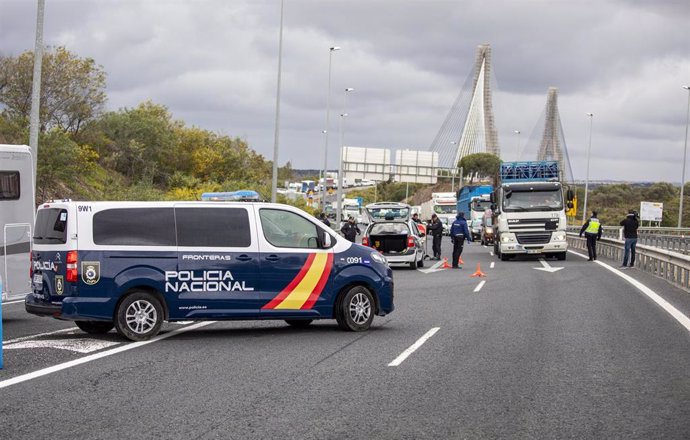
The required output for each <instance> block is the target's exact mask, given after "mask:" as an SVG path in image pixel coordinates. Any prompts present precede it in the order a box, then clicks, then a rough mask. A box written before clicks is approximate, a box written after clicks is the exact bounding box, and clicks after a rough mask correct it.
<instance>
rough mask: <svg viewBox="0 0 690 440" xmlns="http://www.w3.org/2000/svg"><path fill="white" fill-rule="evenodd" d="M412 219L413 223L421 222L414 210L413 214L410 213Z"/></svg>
mask: <svg viewBox="0 0 690 440" xmlns="http://www.w3.org/2000/svg"><path fill="white" fill-rule="evenodd" d="M412 221H413V222H415V223H421V222H422V221H421V220H420V219H419V214H417V213H416V212H415V213H414V214H412Z"/></svg>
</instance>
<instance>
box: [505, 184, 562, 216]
mask: <svg viewBox="0 0 690 440" xmlns="http://www.w3.org/2000/svg"><path fill="white" fill-rule="evenodd" d="M503 209H504V210H505V211H507V212H522V211H560V210H561V209H563V196H562V194H561V190H560V189H553V190H535V191H515V190H512V191H506V193H505V198H504V201H503Z"/></svg>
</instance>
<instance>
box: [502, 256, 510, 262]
mask: <svg viewBox="0 0 690 440" xmlns="http://www.w3.org/2000/svg"><path fill="white" fill-rule="evenodd" d="M509 259H510V255H507V254H501V261H508V260H509Z"/></svg>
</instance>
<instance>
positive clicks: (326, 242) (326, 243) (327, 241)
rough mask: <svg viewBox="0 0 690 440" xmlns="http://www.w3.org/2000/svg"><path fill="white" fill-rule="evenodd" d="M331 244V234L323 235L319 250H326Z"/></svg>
mask: <svg viewBox="0 0 690 440" xmlns="http://www.w3.org/2000/svg"><path fill="white" fill-rule="evenodd" d="M332 244H333V241H332V240H331V234H326V233H324V234H323V239H322V240H321V248H322V249H328V248H329V247H331V245H332Z"/></svg>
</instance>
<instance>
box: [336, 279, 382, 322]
mask: <svg viewBox="0 0 690 440" xmlns="http://www.w3.org/2000/svg"><path fill="white" fill-rule="evenodd" d="M335 319H336V320H337V321H338V327H340V328H341V329H343V330H347V331H352V332H361V331H365V330H368V329H369V327H370V326H371V322H372V321H373V320H374V297H373V295H372V294H371V292H369V289H367V288H366V287H363V286H354V287H352V288H351V289H350V290H348V291H347V293H345V295H343V296H342V297H341V298H340V304H339V305H338V308H337V311H336V314H335Z"/></svg>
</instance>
